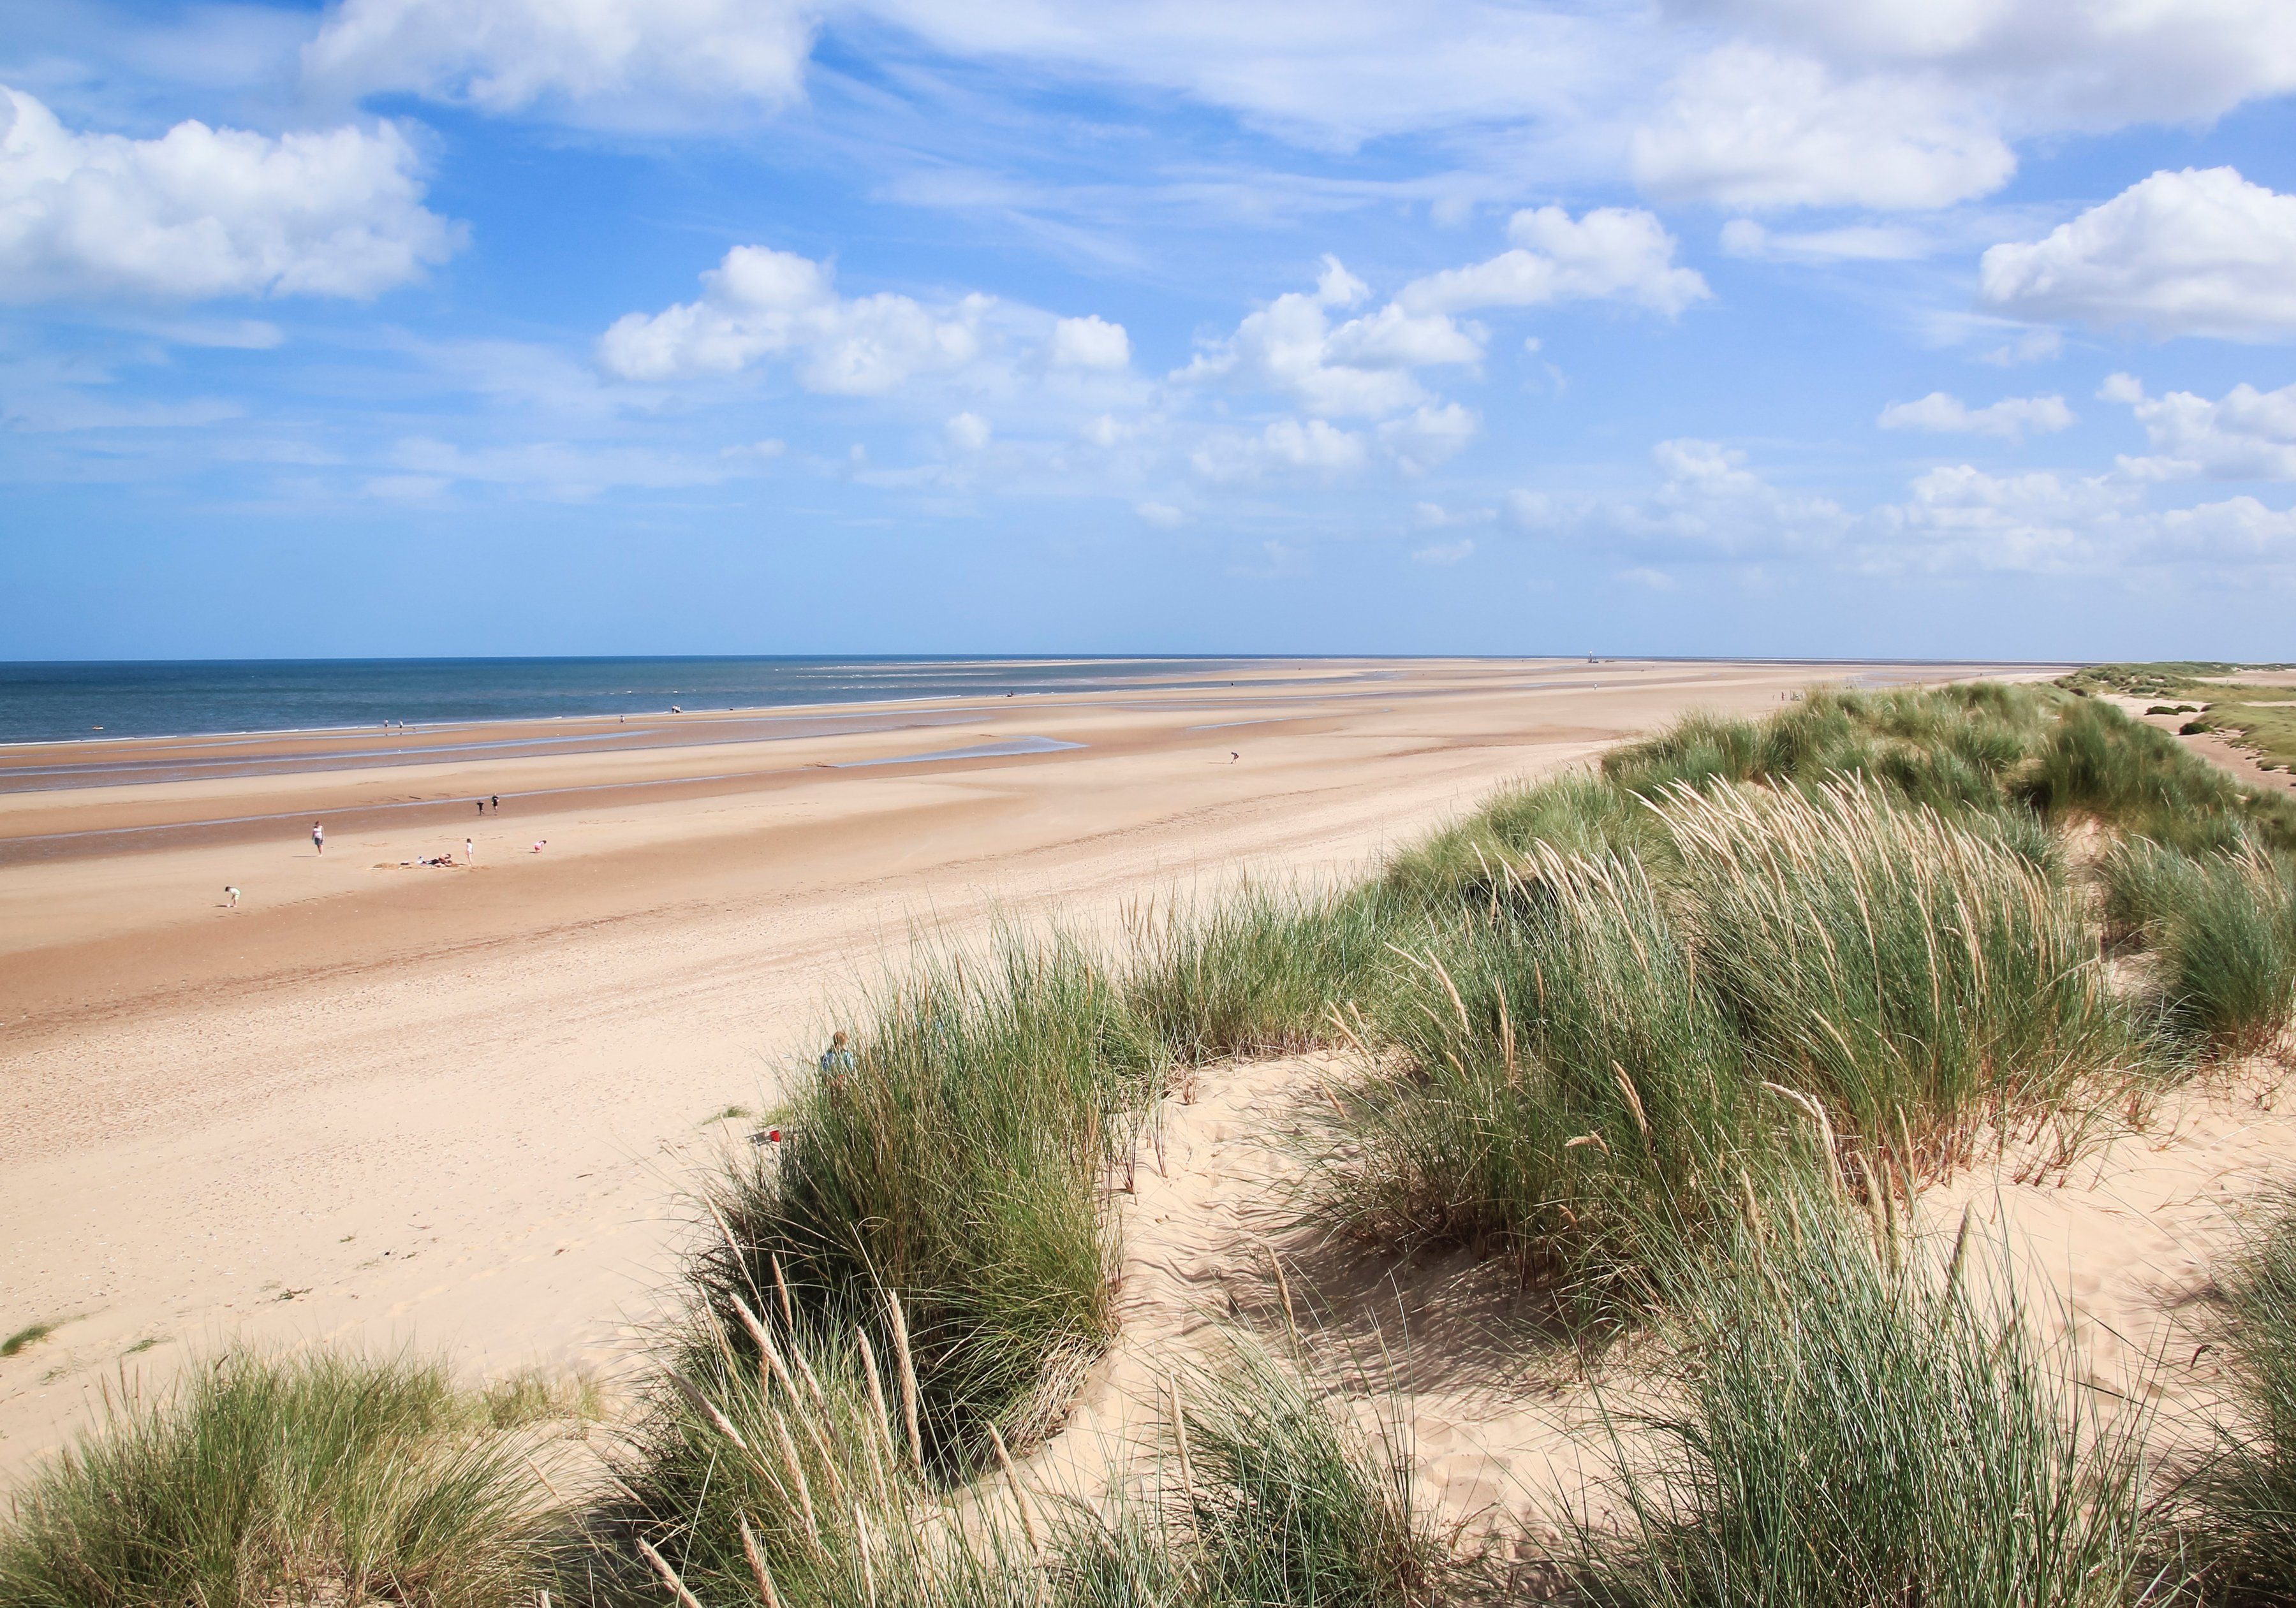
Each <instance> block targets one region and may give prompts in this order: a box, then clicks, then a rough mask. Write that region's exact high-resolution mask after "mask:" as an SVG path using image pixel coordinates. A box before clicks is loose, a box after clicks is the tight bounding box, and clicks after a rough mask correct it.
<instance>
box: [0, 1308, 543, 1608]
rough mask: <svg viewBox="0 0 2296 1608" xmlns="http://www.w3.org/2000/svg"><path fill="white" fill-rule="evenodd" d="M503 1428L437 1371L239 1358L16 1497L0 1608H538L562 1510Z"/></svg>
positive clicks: (198, 1370) (154, 1403) (482, 1403)
mask: <svg viewBox="0 0 2296 1608" xmlns="http://www.w3.org/2000/svg"><path fill="white" fill-rule="evenodd" d="M496 1416H497V1415H496V1410H495V1409H494V1408H493V1407H491V1406H490V1405H489V1404H488V1402H487V1401H486V1400H483V1399H480V1398H476V1397H472V1396H470V1395H467V1394H465V1393H463V1392H459V1391H457V1390H456V1389H455V1387H454V1385H453V1384H451V1383H450V1382H449V1381H448V1379H447V1375H446V1373H445V1371H444V1370H443V1369H442V1368H440V1367H438V1366H436V1365H435V1364H428V1363H422V1362H418V1361H414V1360H411V1359H403V1358H402V1359H383V1360H366V1359H357V1358H351V1357H345V1356H339V1355H335V1354H332V1353H324V1352H323V1353H316V1354H314V1355H311V1356H307V1357H299V1358H285V1357H262V1356H256V1355H251V1354H248V1353H230V1354H226V1355H225V1356H223V1357H220V1358H217V1359H214V1360H213V1361H211V1362H209V1363H207V1364H205V1365H202V1366H197V1367H193V1368H191V1369H189V1370H187V1371H186V1373H185V1375H184V1382H183V1384H181V1385H180V1386H178V1387H177V1388H176V1390H175V1391H174V1392H169V1393H168V1394H165V1395H162V1396H160V1397H159V1398H157V1399H156V1400H149V1401H142V1400H131V1401H129V1402H128V1403H127V1404H126V1405H124V1406H117V1407H115V1408H114V1410H113V1411H112V1413H111V1416H109V1417H108V1418H107V1419H106V1420H105V1421H104V1422H103V1423H102V1424H99V1425H98V1426H97V1427H96V1428H94V1430H92V1431H90V1432H88V1433H86V1434H85V1435H83V1436H82V1437H81V1438H80V1440H79V1441H78V1442H77V1443H76V1444H75V1445H74V1446H73V1447H71V1448H70V1449H69V1450H67V1451H65V1452H64V1453H62V1454H61V1456H60V1457H57V1458H55V1459H54V1460H53V1461H52V1462H50V1463H49V1464H48V1465H45V1467H44V1468H43V1469H42V1470H41V1471H40V1472H39V1473H37V1475H35V1476H34V1478H33V1479H32V1481H30V1483H29V1485H27V1486H26V1487H25V1488H24V1489H23V1490H21V1491H20V1492H19V1493H18V1494H17V1495H16V1497H15V1498H14V1500H13V1503H12V1508H11V1511H10V1514H9V1516H8V1517H7V1518H6V1519H5V1520H4V1521H0V1605H4V1608H181V1605H182V1604H199V1605H200V1608H277V1605H278V1604H320V1603H344V1604H358V1603H370V1602H390V1603H395V1604H407V1605H408V1608H496V1605H497V1604H512V1603H518V1602H527V1601H530V1600H532V1594H533V1592H534V1591H535V1590H537V1589H538V1588H541V1587H542V1586H543V1585H544V1584H545V1582H546V1580H547V1579H548V1563H549V1538H550V1536H551V1533H552V1531H553V1528H554V1525H555V1515H554V1514H553V1512H552V1508H553V1503H552V1501H551V1499H550V1498H549V1496H548V1494H547V1491H546V1490H545V1488H544V1487H543V1486H542V1484H541V1483H540V1481H538V1479H537V1477H536V1475H535V1473H534V1465H532V1463H530V1462H529V1459H528V1457H526V1456H525V1455H524V1452H525V1449H524V1448H523V1447H522V1446H521V1444H520V1442H519V1441H517V1439H516V1438H515V1437H514V1436H512V1435H509V1434H505V1433H502V1432H501V1431H500V1430H498V1429H497V1428H496Z"/></svg>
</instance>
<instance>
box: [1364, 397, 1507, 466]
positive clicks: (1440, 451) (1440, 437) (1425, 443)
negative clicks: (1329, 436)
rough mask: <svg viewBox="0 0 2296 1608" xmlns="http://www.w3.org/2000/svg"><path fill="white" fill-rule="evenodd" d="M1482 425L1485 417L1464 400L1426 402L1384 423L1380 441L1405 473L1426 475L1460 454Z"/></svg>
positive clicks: (1380, 428) (1479, 431) (1380, 429)
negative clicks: (1432, 403)
mask: <svg viewBox="0 0 2296 1608" xmlns="http://www.w3.org/2000/svg"><path fill="white" fill-rule="evenodd" d="M1482 428H1483V420H1482V416H1481V415H1480V414H1479V413H1477V412H1475V410H1474V409H1472V408H1471V407H1467V406H1465V405H1464V404H1461V403H1456V402H1447V403H1444V404H1442V405H1441V406H1439V407H1437V406H1433V405H1431V404H1421V405H1420V406H1418V407H1416V408H1414V409H1413V410H1412V411H1411V412H1408V413H1406V414H1405V415H1404V416H1403V417H1402V418H1400V419H1390V420H1388V421H1387V422H1386V423H1385V424H1382V425H1381V426H1380V427H1379V444H1380V445H1381V446H1382V447H1383V448H1384V449H1385V450H1386V451H1387V453H1388V454H1389V455H1390V456H1391V457H1392V458H1393V459H1394V460H1395V462H1396V467H1397V468H1398V469H1401V470H1403V472H1404V473H1405V474H1406V475H1418V474H1424V473H1425V472H1426V471H1427V470H1429V469H1433V468H1435V467H1436V466H1437V465H1439V464H1441V463H1443V462H1446V461H1448V460H1449V459H1451V458H1454V457H1456V456H1457V455H1458V453H1460V452H1461V451H1462V450H1464V448H1465V446H1466V445H1467V443H1469V442H1470V441H1472V440H1473V439H1474V438H1475V437H1477V436H1478V435H1479V434H1480V433H1481V431H1482Z"/></svg>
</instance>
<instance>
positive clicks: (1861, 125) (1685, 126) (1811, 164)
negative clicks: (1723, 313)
mask: <svg viewBox="0 0 2296 1608" xmlns="http://www.w3.org/2000/svg"><path fill="white" fill-rule="evenodd" d="M1633 167H1634V175H1635V179H1636V182H1637V183H1638V184H1641V185H1642V187H1643V188H1644V190H1647V191H1649V192H1651V193H1652V194H1654V195H1658V196H1661V197H1664V198H1666V199H1668V200H1696V201H1710V202H1714V203H1717V204H1719V205H1722V206H1728V207H1746V208H1757V209H1759V208H1777V207H1837V206H1860V207H1874V208H1887V209H1927V208H1938V207H1947V206H1951V205H1952V204H1953V203H1955V202H1956V201H1964V200H1970V199H1972V198H1973V197H1976V196H1980V195H1987V194H1989V193H1991V192H1993V191H1995V190H1997V189H1999V188H2000V187H2001V186H2002V185H2003V184H2005V183H2007V182H2008V179H2009V175H2011V174H2012V173H2013V172H2015V171H2016V167H2017V159H2016V158H2015V156H2014V155H2013V154H2012V153H2011V151H2010V150H2009V147H2008V145H2007V144H2006V143H2005V142H2004V141H2003V140H2002V138H2001V136H2000V135H1999V133H1998V132H1997V130H1996V128H1995V127H1994V126H1993V125H1992V123H1991V121H1990V120H1989V118H1986V117H1985V116H1983V115H1982V114H1980V112H1978V111H1977V110H1974V109H1972V107H1970V106H1969V105H1968V104H1966V103H1965V102H1964V101H1963V99H1962V98H1961V97H1960V96H1959V95H1957V94H1955V93H1954V92H1953V91H1952V90H1950V89H1949V88H1948V87H1947V86H1944V85H1943V84H1941V83H1940V82H1939V81H1937V80H1934V79H1931V78H1905V77H1896V76H1871V77H1867V78H1860V79H1854V80H1847V81H1844V80H1840V79H1837V78H1835V77H1834V76H1833V74H1831V73H1830V72H1829V71H1828V70H1827V69H1826V68H1825V65H1824V64H1823V63H1822V62H1819V61H1815V60H1812V59H1809V58H1808V57H1802V56H1793V55H1785V54H1781V53H1777V52H1775V51H1772V50H1767V49H1763V48H1761V47H1759V46H1758V45H1747V44H1743V43H1734V44H1730V45H1724V46H1722V47H1721V48H1720V49H1718V50H1716V51H1714V52H1712V53H1710V54H1708V55H1706V56H1704V57H1702V58H1701V59H1700V60H1698V61H1694V62H1693V63H1692V64H1691V65H1690V66H1689V67H1688V68H1687V69H1685V70H1684V71H1683V73H1682V75H1681V76H1680V77H1679V78H1677V80H1676V81H1675V84H1674V86H1673V91H1672V94H1671V98H1670V99H1669V102H1668V103H1667V105H1666V106H1665V108H1664V109H1663V110H1661V112H1660V114H1659V116H1658V118H1656V119H1655V120H1654V121H1652V122H1651V123H1649V124H1647V125H1645V126H1644V127H1642V128H1640V129H1638V130H1636V134H1635V137H1634V144H1633Z"/></svg>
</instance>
